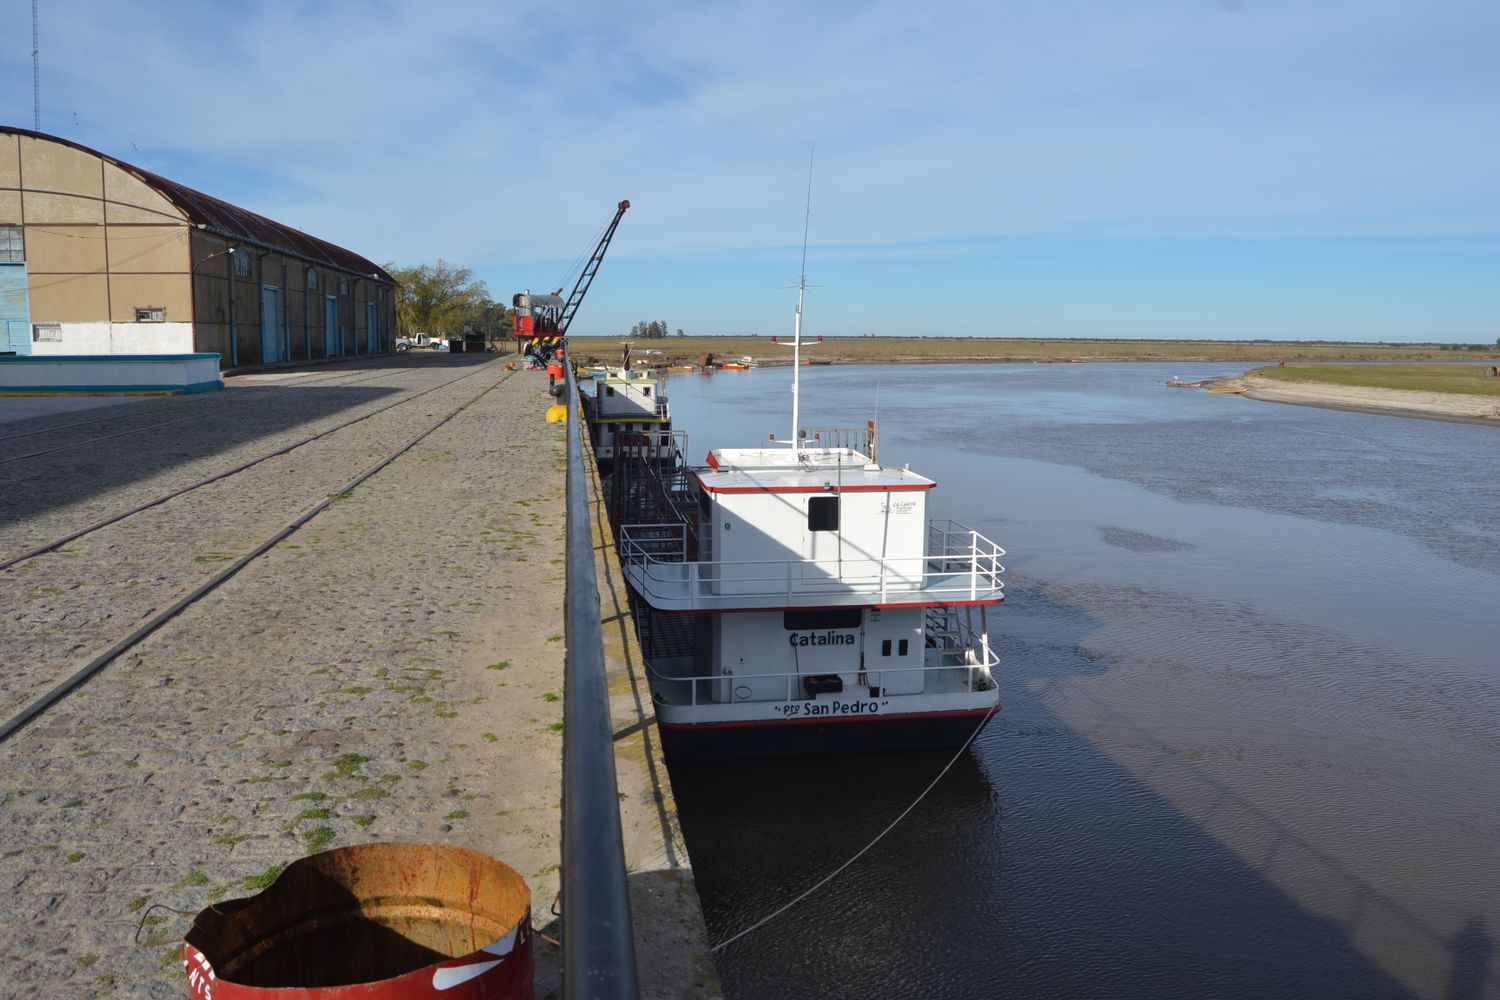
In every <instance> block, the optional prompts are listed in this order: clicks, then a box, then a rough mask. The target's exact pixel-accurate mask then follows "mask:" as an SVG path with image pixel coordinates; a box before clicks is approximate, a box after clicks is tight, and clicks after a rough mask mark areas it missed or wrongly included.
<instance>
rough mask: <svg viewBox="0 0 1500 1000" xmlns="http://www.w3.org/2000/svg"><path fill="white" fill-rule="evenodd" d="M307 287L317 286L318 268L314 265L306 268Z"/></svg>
mask: <svg viewBox="0 0 1500 1000" xmlns="http://www.w3.org/2000/svg"><path fill="white" fill-rule="evenodd" d="M307 287H308V288H317V287H318V269H317V268H315V267H310V268H308V269H307Z"/></svg>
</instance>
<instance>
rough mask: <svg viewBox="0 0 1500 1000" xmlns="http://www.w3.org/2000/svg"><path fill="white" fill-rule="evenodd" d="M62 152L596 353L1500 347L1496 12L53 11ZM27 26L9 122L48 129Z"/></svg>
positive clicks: (52, 78) (1432, 4)
mask: <svg viewBox="0 0 1500 1000" xmlns="http://www.w3.org/2000/svg"><path fill="white" fill-rule="evenodd" d="M41 25H42V29H41V51H42V129H43V131H46V132H51V133H54V134H57V135H61V136H63V137H65V138H68V139H72V140H74V141H77V142H81V143H83V144H84V145H88V146H92V147H94V148H97V149H100V150H102V151H104V152H107V153H110V154H112V155H115V156H118V157H119V158H121V159H124V160H126V161H129V162H135V163H138V164H140V165H142V166H144V167H147V168H148V169H152V170H155V171H157V172H158V173H162V174H164V175H166V176H169V177H172V178H174V179H176V180H179V181H182V182H183V183H186V184H189V185H192V186H194V187H197V188H200V189H202V190H204V191H207V192H209V193H212V194H214V195H217V196H219V197H222V198H225V199H227V200H230V201H233V202H236V203H238V204H241V205H244V206H246V207H248V208H251V209H254V210H256V211H258V212H261V213H263V214H265V215H269V216H271V217H272V218H276V219H279V220H281V221H283V222H287V223H290V224H292V225H295V226H299V227H301V228H303V229H305V230H307V231H308V232H312V233H316V234H317V235H319V236H322V237H324V238H326V239H330V240H332V241H334V242H336V243H340V244H342V245H344V246H347V247H349V248H351V249H354V250H357V251H359V252H360V253H363V254H365V255H366V256H368V257H370V258H372V259H374V260H377V261H395V262H397V263H403V264H404V263H417V262H421V261H430V260H435V259H437V258H439V257H442V258H446V259H448V260H450V261H454V262H457V263H461V264H464V265H467V266H471V267H473V268H474V269H475V271H476V272H477V273H478V274H479V276H480V277H482V278H483V279H484V280H485V282H486V283H487V285H488V287H489V290H490V293H491V295H492V296H493V297H495V298H497V299H502V300H508V298H509V296H510V294H511V293H513V292H515V291H518V290H520V289H521V288H523V287H530V288H532V289H534V290H539V289H545V290H551V289H552V288H555V287H557V286H558V285H560V284H563V283H564V281H565V280H566V281H567V283H568V284H571V277H570V275H569V272H570V268H571V267H572V266H573V265H574V263H575V260H576V258H577V257H578V256H579V255H580V254H581V253H584V252H586V251H587V249H588V248H589V247H590V246H591V244H592V242H593V240H594V238H595V237H597V235H598V234H599V232H600V231H601V229H602V228H603V226H604V225H605V223H607V222H608V220H609V218H610V216H611V215H612V214H613V209H614V205H615V203H616V202H617V201H619V200H620V199H621V198H629V199H630V201H631V203H632V208H631V210H630V211H629V212H628V213H627V214H626V216H625V219H624V221H623V222H622V223H621V226H620V230H619V233H618V234H617V236H616V239H615V242H614V245H613V247H612V248H611V250H610V254H609V257H608V259H607V260H606V261H605V264H604V266H603V268H602V270H601V271H600V274H599V277H598V280H597V281H596V282H595V284H594V287H593V290H592V291H591V292H590V295H589V299H588V301H587V302H586V303H585V305H584V306H583V308H582V310H581V311H580V312H579V315H578V319H577V321H576V323H575V325H574V332H577V333H585V334H587V333H599V334H616V333H618V334H623V333H624V332H625V331H626V330H628V329H629V327H630V326H631V325H632V324H633V323H634V322H635V321H637V320H640V319H661V320H665V321H666V322H668V323H669V324H670V325H671V326H672V327H673V328H674V329H675V328H679V327H680V328H683V329H685V330H687V331H688V332H690V333H705V334H712V333H786V332H789V331H790V326H791V316H792V309H793V305H794V301H795V295H794V292H792V291H791V290H790V289H789V287H788V286H789V285H791V284H792V283H793V282H794V280H795V278H796V275H797V270H798V262H799V257H800V240H801V235H802V224H803V208H804V202H805V198H806V193H807V192H806V184H807V168H808V157H809V152H810V151H811V150H814V149H815V150H816V152H815V154H814V174H813V191H812V204H813V210H812V224H811V235H810V246H809V250H808V281H809V282H810V284H811V285H812V286H813V287H811V288H810V289H809V291H808V302H807V308H806V317H807V331H808V332H809V333H810V334H818V333H821V334H825V335H856V334H862V333H874V334H920V333H929V334H941V333H951V334H956V335H962V336H988V335H998V336H1033V335H1036V336H1050V337H1068V336H1079V337H1082V336H1122V337H1150V336H1166V337H1192V336H1201V337H1215V338H1233V339H1242V338H1250V337H1269V338H1319V339H1367V340H1393V341H1456V342H1485V343H1490V342H1494V341H1495V339H1496V338H1497V337H1500V59H1497V58H1495V55H1494V53H1495V52H1496V51H1500V4H1497V3H1495V2H1494V0H1093V2H1077V0H989V2H982V3H960V2H948V0H938V2H928V3H923V4H913V3H911V2H909V0H908V2H900V3H896V2H890V3H884V2H881V3H843V2H821V3H812V4H810V3H806V2H786V3H783V2H779V0H756V2H755V3H753V4H752V3H740V4H729V3H722V2H711V0H698V2H694V3H637V4H629V3H603V2H600V3H528V2H505V3H499V4H495V3H477V2H476V3H467V2H457V0H452V2H443V0H438V2H424V3H404V2H402V3H396V2H379V0H347V2H338V0H325V2H320V3H319V4H317V5H316V6H315V7H314V6H313V5H309V4H305V3H298V2H292V0H286V2H275V0H265V2H254V0H247V2H244V3H240V4H233V5H230V4H206V3H187V2H168V0H156V2H153V3H149V4H134V3H127V4H122V3H118V2H95V0H65V2H60V0H41ZM31 94H32V88H31V17H30V9H29V5H28V4H24V3H21V2H18V0H15V2H11V3H7V4H5V5H3V8H0V121H3V122H6V123H9V124H15V125H20V126H22V127H27V128H29V127H31V124H32V102H31Z"/></svg>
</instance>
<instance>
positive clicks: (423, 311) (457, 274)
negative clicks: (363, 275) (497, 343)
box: [385, 260, 505, 334]
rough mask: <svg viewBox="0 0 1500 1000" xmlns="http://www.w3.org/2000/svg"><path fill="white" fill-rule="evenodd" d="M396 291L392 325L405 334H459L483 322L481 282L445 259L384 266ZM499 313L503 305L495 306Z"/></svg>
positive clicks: (484, 292) (485, 295) (485, 304)
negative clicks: (392, 280)
mask: <svg viewBox="0 0 1500 1000" xmlns="http://www.w3.org/2000/svg"><path fill="white" fill-rule="evenodd" d="M385 269H386V271H387V272H389V273H390V275H391V277H393V278H395V279H396V281H397V282H398V286H397V288H396V323H397V325H398V326H399V327H400V328H401V329H402V330H403V331H406V332H408V333H417V332H421V333H432V334H440V333H443V334H446V333H459V332H461V331H462V330H463V328H464V326H465V325H476V324H477V322H483V321H484V319H485V314H486V309H487V307H490V306H494V305H496V304H495V303H494V302H491V301H490V296H489V291H488V290H487V289H486V288H485V287H484V282H482V281H476V280H475V279H474V272H473V270H471V269H470V268H467V267H456V266H454V265H453V264H449V263H448V262H447V261H445V260H439V261H438V262H437V263H436V264H418V265H415V266H413V267H396V266H395V265H394V264H387V265H385ZM499 308H500V309H501V310H502V311H503V310H504V308H505V307H504V306H499Z"/></svg>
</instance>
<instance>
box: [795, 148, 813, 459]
mask: <svg viewBox="0 0 1500 1000" xmlns="http://www.w3.org/2000/svg"><path fill="white" fill-rule="evenodd" d="M812 168H813V150H809V151H808V153H807V209H806V211H805V212H804V214H803V217H802V270H801V272H800V273H799V274H798V275H797V317H796V321H795V322H794V323H793V326H792V440H791V445H792V449H793V451H794V453H795V454H796V456H797V457H798V458H801V457H802V437H801V434H802V424H801V414H800V409H799V408H800V405H801V400H802V394H801V390H802V298H803V296H804V295H805V294H806V293H807V230H808V227H809V226H810V225H811V224H812Z"/></svg>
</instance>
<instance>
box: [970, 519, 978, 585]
mask: <svg viewBox="0 0 1500 1000" xmlns="http://www.w3.org/2000/svg"><path fill="white" fill-rule="evenodd" d="M978 596H979V532H977V531H970V532H969V600H971V601H972V600H974V599H975V598H976V597H978Z"/></svg>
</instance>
